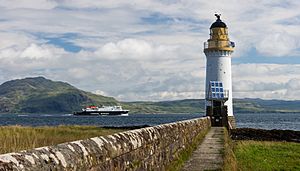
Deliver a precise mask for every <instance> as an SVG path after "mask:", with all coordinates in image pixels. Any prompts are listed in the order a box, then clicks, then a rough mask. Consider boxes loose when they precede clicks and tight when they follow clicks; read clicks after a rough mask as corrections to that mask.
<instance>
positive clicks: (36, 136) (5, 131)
mask: <svg viewBox="0 0 300 171" xmlns="http://www.w3.org/2000/svg"><path fill="white" fill-rule="evenodd" d="M121 131H125V130H124V129H106V128H99V127H96V126H55V127H46V126H45V127H23V126H2V127H0V154H3V153H9V152H16V151H20V150H26V149H32V148H36V147H43V146H49V145H55V144H59V143H63V142H68V141H75V140H79V139H87V138H91V137H95V136H102V135H109V134H114V133H117V132H121Z"/></svg>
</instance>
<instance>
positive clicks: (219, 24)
mask: <svg viewBox="0 0 300 171" xmlns="http://www.w3.org/2000/svg"><path fill="white" fill-rule="evenodd" d="M215 16H216V17H217V20H216V21H215V22H214V23H212V25H211V26H210V29H212V28H216V27H221V28H226V27H227V26H226V24H225V23H224V22H223V21H222V20H221V19H220V17H221V15H220V14H215Z"/></svg>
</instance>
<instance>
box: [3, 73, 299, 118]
mask: <svg viewBox="0 0 300 171" xmlns="http://www.w3.org/2000/svg"><path fill="white" fill-rule="evenodd" d="M233 103H234V112H235V113H249V112H250V113H252V112H265V113H274V112H299V113H300V105H299V104H300V101H283V100H262V99H234V102H233ZM91 104H94V105H98V106H101V105H122V106H123V107H124V108H125V109H129V110H130V113H139V114H145V113H169V114H173V113H174V114H175V113H204V104H205V101H204V100H203V99H185V100H174V101H161V102H119V101H117V100H116V99H114V98H112V97H105V96H100V95H96V94H93V93H90V92H86V91H82V90H79V89H77V88H76V87H74V86H72V85H70V84H68V83H65V82H60V81H51V80H49V79H46V78H44V77H34V78H25V79H17V80H12V81H7V82H5V83H3V84H2V85H0V113H72V112H74V111H78V110H81V108H83V107H85V106H87V105H91Z"/></svg>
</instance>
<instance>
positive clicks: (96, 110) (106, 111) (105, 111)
mask: <svg viewBox="0 0 300 171" xmlns="http://www.w3.org/2000/svg"><path fill="white" fill-rule="evenodd" d="M128 112H129V110H124V109H122V106H102V107H97V106H88V107H86V108H83V109H82V111H80V112H74V115H122V116H128Z"/></svg>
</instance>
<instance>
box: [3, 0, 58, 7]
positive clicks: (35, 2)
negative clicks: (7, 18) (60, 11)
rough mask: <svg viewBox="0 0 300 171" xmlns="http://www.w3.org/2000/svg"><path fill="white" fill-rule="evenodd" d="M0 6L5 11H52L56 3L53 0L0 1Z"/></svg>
mask: <svg viewBox="0 0 300 171" xmlns="http://www.w3.org/2000/svg"><path fill="white" fill-rule="evenodd" d="M0 6H1V7H5V8H7V9H15V8H30V9H52V8H54V7H56V6H57V2H56V1H54V0H9V1H7V0H0Z"/></svg>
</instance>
